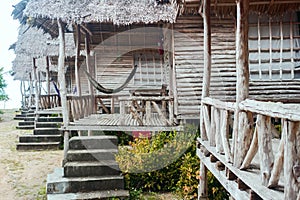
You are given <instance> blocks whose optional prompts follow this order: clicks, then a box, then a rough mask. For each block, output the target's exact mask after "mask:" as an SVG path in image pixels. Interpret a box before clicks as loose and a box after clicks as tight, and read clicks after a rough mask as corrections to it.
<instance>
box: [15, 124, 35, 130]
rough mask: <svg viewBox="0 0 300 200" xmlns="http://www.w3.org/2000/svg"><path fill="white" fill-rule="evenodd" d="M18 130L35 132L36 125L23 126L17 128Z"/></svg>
mask: <svg viewBox="0 0 300 200" xmlns="http://www.w3.org/2000/svg"><path fill="white" fill-rule="evenodd" d="M16 128H17V129H22V130H33V129H34V125H23V126H20V125H18V126H16Z"/></svg>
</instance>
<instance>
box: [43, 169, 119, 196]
mask: <svg viewBox="0 0 300 200" xmlns="http://www.w3.org/2000/svg"><path fill="white" fill-rule="evenodd" d="M123 189H124V180H123V177H122V176H101V177H84V178H78V177H76V178H68V177H63V169H62V168H57V169H55V170H54V173H52V174H49V175H48V177H47V194H63V193H77V192H81V193H83V192H92V191H107V190H123Z"/></svg>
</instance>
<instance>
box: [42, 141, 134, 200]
mask: <svg viewBox="0 0 300 200" xmlns="http://www.w3.org/2000/svg"><path fill="white" fill-rule="evenodd" d="M117 145H118V144H117V137H115V136H93V137H73V138H71V139H70V143H69V150H68V152H67V155H66V159H65V161H64V166H63V168H57V169H55V170H54V173H52V174H49V175H48V178H47V199H48V200H57V199H64V200H71V199H72V200H73V199H80V200H84V199H86V200H91V199H93V200H96V199H111V198H114V197H117V198H120V199H124V198H127V197H128V196H129V192H128V191H127V190H125V189H124V179H123V177H122V175H121V171H120V169H119V166H118V164H117V162H116V161H115V158H114V155H115V154H116V153H117V152H118V149H117Z"/></svg>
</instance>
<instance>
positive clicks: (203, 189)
mask: <svg viewBox="0 0 300 200" xmlns="http://www.w3.org/2000/svg"><path fill="white" fill-rule="evenodd" d="M206 199H208V183H207V168H206V166H205V165H204V164H203V162H200V181H199V186H198V200H206Z"/></svg>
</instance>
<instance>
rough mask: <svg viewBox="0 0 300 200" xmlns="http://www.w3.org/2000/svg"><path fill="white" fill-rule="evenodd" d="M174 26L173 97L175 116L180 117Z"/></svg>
mask: <svg viewBox="0 0 300 200" xmlns="http://www.w3.org/2000/svg"><path fill="white" fill-rule="evenodd" d="M174 34H175V33H174V25H173V24H172V41H171V42H172V47H171V48H172V49H171V50H172V63H173V65H172V67H173V69H172V91H173V96H174V115H175V116H177V115H178V92H177V79H176V68H175V65H176V62H175V46H174V45H175V41H174V40H175V38H174V37H175V36H174Z"/></svg>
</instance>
